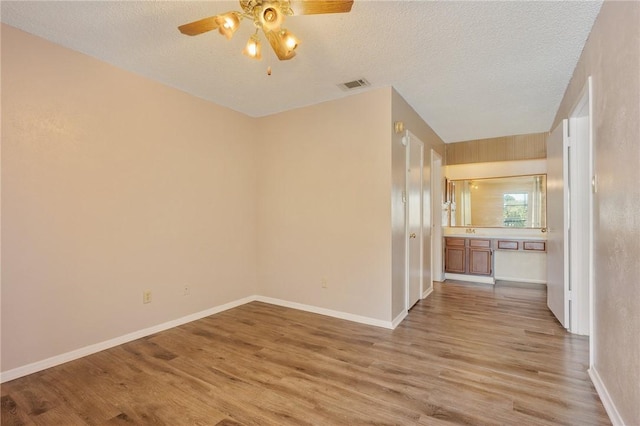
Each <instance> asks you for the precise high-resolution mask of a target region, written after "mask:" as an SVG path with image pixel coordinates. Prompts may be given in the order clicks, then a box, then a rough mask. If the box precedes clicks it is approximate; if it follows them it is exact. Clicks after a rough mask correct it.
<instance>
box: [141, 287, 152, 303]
mask: <svg viewBox="0 0 640 426" xmlns="http://www.w3.org/2000/svg"><path fill="white" fill-rule="evenodd" d="M142 303H151V290H145V291H143V292H142Z"/></svg>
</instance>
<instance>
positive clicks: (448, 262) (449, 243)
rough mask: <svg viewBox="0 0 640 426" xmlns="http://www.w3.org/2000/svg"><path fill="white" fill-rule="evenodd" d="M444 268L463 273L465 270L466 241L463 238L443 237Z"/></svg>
mask: <svg viewBox="0 0 640 426" xmlns="http://www.w3.org/2000/svg"><path fill="white" fill-rule="evenodd" d="M444 241H445V245H444V270H445V272H453V273H456V274H464V273H465V272H466V270H467V256H466V251H467V249H466V243H465V241H466V240H465V239H464V238H445V239H444Z"/></svg>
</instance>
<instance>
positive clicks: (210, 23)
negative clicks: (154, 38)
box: [178, 15, 218, 36]
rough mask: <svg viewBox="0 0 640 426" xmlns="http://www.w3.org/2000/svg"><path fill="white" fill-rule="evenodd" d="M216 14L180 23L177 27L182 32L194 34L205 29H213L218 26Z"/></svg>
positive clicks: (204, 31) (200, 32)
mask: <svg viewBox="0 0 640 426" xmlns="http://www.w3.org/2000/svg"><path fill="white" fill-rule="evenodd" d="M217 17H218V16H217V15H216V16H210V17H208V18H204V19H200V20H199V21H195V22H190V23H188V24H184V25H180V26H179V27H178V29H179V30H180V32H181V33H182V34H186V35H190V36H194V35H198V34H202V33H206V32H207V31H211V30H215V29H216V28H218V24H217V23H216V18H217Z"/></svg>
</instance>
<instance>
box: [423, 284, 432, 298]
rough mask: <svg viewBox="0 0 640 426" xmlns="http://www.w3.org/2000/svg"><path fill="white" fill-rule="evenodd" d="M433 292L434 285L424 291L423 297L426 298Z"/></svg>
mask: <svg viewBox="0 0 640 426" xmlns="http://www.w3.org/2000/svg"><path fill="white" fill-rule="evenodd" d="M431 293H433V286H431V287H429V288H428V289H426V290H425V291H424V292H423V293H422V298H423V299H426V298H427V297H429V295H430V294H431Z"/></svg>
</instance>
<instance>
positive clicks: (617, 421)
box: [588, 366, 624, 426]
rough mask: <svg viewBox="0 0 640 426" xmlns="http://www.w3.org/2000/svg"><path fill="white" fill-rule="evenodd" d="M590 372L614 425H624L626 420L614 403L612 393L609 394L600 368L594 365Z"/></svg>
mask: <svg viewBox="0 0 640 426" xmlns="http://www.w3.org/2000/svg"><path fill="white" fill-rule="evenodd" d="M588 372H589V377H591V381H592V382H593V386H594V387H595V388H596V392H598V396H599V397H600V401H602V405H604V409H605V411H606V412H607V414H608V415H609V420H611V424H613V426H624V421H623V420H622V417H620V413H619V412H618V409H617V408H616V405H615V404H614V403H613V400H612V399H611V395H609V391H608V390H607V388H606V386H605V385H604V383H603V382H602V379H601V378H600V374H598V370H596V368H595V367H593V366H592V367H591V368H590V369H589V370H588Z"/></svg>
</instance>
